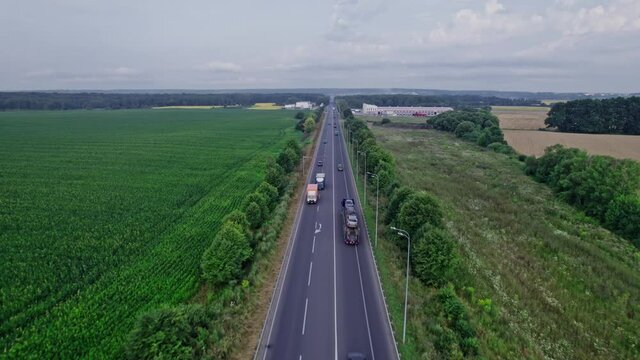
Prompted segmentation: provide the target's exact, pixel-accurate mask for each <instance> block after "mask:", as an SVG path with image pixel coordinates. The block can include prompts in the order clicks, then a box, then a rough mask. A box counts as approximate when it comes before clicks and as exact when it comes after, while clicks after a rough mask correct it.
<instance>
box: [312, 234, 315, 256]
mask: <svg viewBox="0 0 640 360" xmlns="http://www.w3.org/2000/svg"><path fill="white" fill-rule="evenodd" d="M315 252H316V237H315V236H314V237H313V245H311V253H312V254H313V253H315Z"/></svg>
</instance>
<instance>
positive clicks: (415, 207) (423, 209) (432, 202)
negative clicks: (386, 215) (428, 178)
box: [398, 191, 443, 236]
mask: <svg viewBox="0 0 640 360" xmlns="http://www.w3.org/2000/svg"><path fill="white" fill-rule="evenodd" d="M425 224H429V225H432V226H435V227H442V225H443V224H442V210H441V209H440V204H438V202H437V200H436V199H435V198H434V197H433V196H431V195H430V194H428V193H427V192H425V191H421V192H419V193H415V194H412V195H410V196H409V197H408V198H407V199H406V200H405V201H404V202H403V204H402V207H400V213H399V214H398V226H399V227H401V228H403V229H405V230H406V231H408V232H409V234H411V236H414V235H415V234H416V231H417V230H418V229H419V228H420V227H422V226H423V225H425Z"/></svg>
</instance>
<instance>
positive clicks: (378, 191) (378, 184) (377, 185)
mask: <svg viewBox="0 0 640 360" xmlns="http://www.w3.org/2000/svg"><path fill="white" fill-rule="evenodd" d="M367 174H368V175H369V176H371V177H372V178H375V179H376V247H378V200H380V177H378V174H374V173H371V172H368V171H367Z"/></svg>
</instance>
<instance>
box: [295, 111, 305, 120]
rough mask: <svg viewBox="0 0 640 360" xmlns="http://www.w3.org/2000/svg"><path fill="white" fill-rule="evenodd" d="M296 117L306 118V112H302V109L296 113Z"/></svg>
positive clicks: (299, 118)
mask: <svg viewBox="0 0 640 360" xmlns="http://www.w3.org/2000/svg"><path fill="white" fill-rule="evenodd" d="M295 118H296V119H298V120H302V119H304V112H302V111H298V112H297V113H296V116H295Z"/></svg>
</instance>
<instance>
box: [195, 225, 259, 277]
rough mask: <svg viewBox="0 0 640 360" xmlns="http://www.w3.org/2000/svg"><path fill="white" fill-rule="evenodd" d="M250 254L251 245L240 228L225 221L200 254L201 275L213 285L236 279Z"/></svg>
mask: <svg viewBox="0 0 640 360" xmlns="http://www.w3.org/2000/svg"><path fill="white" fill-rule="evenodd" d="M251 255H252V250H251V245H250V243H249V239H247V237H246V236H245V233H244V232H243V231H242V228H240V226H238V225H236V224H234V223H231V222H228V223H225V224H223V225H222V227H221V228H220V231H218V234H216V237H215V238H214V240H213V242H212V243H211V245H210V246H209V247H208V248H207V249H206V250H205V252H204V254H203V255H202V263H201V267H202V276H203V277H204V278H205V279H206V280H208V281H209V282H211V283H212V284H213V285H223V284H226V283H228V282H229V281H231V280H235V279H238V278H239V277H240V275H241V274H242V267H243V265H244V263H245V262H246V261H247V260H249V259H250V258H251Z"/></svg>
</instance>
